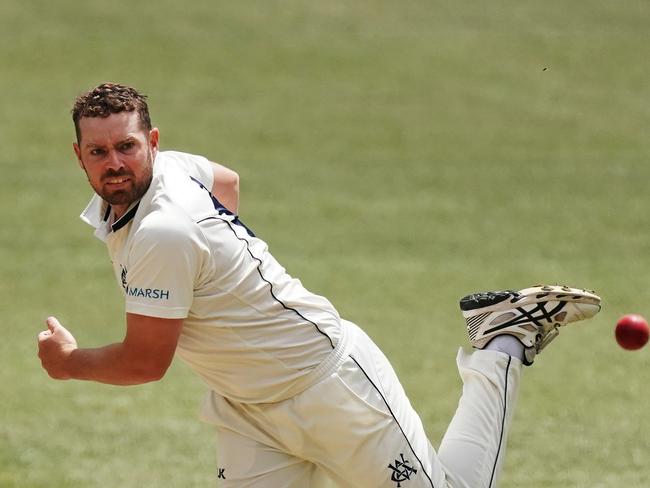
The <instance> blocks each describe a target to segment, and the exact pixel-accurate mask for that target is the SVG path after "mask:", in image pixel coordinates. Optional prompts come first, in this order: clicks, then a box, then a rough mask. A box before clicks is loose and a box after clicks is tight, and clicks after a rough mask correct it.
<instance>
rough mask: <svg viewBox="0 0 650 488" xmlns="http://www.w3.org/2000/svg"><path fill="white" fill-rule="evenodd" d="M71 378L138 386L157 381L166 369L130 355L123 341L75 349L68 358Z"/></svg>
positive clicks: (67, 363)
mask: <svg viewBox="0 0 650 488" xmlns="http://www.w3.org/2000/svg"><path fill="white" fill-rule="evenodd" d="M65 370H66V372H67V375H68V377H69V379H77V380H89V381H97V382H100V383H108V384H111V385H139V384H142V383H148V382H150V381H157V380H159V379H160V378H161V377H162V376H163V375H164V371H162V372H161V371H160V370H159V368H156V367H152V365H151V364H150V363H148V362H146V361H141V360H139V359H138V358H137V357H133V354H129V351H128V350H127V349H126V347H125V346H124V344H123V343H115V344H109V345H107V346H104V347H99V348H93V349H75V350H74V351H72V353H70V356H69V357H68V360H67V361H66V367H65Z"/></svg>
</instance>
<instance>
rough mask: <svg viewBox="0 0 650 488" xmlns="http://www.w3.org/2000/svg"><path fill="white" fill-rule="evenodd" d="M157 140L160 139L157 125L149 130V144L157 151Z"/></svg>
mask: <svg viewBox="0 0 650 488" xmlns="http://www.w3.org/2000/svg"><path fill="white" fill-rule="evenodd" d="M159 141H160V131H159V130H158V127H154V128H153V129H151V130H150V131H149V145H150V146H151V148H152V149H154V150H156V151H158V149H159V146H158V144H159Z"/></svg>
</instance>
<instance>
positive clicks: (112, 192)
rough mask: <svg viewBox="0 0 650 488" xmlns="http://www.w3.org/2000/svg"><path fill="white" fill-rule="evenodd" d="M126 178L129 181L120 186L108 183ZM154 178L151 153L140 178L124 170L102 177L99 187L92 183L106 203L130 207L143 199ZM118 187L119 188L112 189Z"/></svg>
mask: <svg viewBox="0 0 650 488" xmlns="http://www.w3.org/2000/svg"><path fill="white" fill-rule="evenodd" d="M119 177H126V178H128V181H127V182H125V183H123V184H119V185H111V184H109V183H108V182H107V180H108V179H109V178H119ZM152 178H153V155H152V153H151V151H148V152H147V159H146V162H145V164H144V165H143V166H142V172H141V174H140V175H139V176H136V175H135V173H133V172H131V171H129V170H127V169H126V168H122V169H120V170H119V171H115V170H108V171H106V173H104V174H103V175H102V177H101V180H100V183H99V185H98V186H95V185H93V184H92V182H91V186H93V189H94V190H95V193H97V194H98V195H99V196H100V197H101V198H102V199H103V200H104V201H106V202H107V203H109V204H111V205H130V204H132V203H133V202H136V201H138V200H140V199H141V198H142V196H143V195H144V194H145V193H146V192H147V190H148V189H149V186H150V185H151V179H152ZM113 186H118V188H112V187H113Z"/></svg>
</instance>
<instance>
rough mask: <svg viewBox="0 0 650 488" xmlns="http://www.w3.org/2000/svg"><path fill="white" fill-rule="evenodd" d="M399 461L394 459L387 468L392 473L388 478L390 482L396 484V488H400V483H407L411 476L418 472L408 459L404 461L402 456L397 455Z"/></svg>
mask: <svg viewBox="0 0 650 488" xmlns="http://www.w3.org/2000/svg"><path fill="white" fill-rule="evenodd" d="M399 457H400V459H395V461H393V464H389V465H388V467H389V468H390V469H391V470H392V471H393V474H392V475H391V477H390V480H391V481H394V482H395V483H397V488H401V486H402V483H404V482H405V481H409V480H410V479H411V476H412V475H414V474H416V473H417V472H418V470H417V469H415V468H414V467H413V466H411V462H410V461H409V460H408V459H404V454H401V453H400V455H399Z"/></svg>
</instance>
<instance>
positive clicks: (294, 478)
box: [217, 428, 333, 488]
mask: <svg viewBox="0 0 650 488" xmlns="http://www.w3.org/2000/svg"><path fill="white" fill-rule="evenodd" d="M217 481H218V486H220V487H222V488H242V487H244V486H245V487H247V488H307V487H309V488H328V487H329V488H331V487H332V486H333V485H331V484H330V482H329V480H328V479H327V478H326V476H325V475H324V473H323V472H322V471H321V470H319V469H318V468H317V467H316V465H314V464H313V463H310V462H308V461H305V460H304V459H299V458H297V457H295V456H291V455H289V454H287V453H286V452H282V451H280V450H278V449H275V448H273V447H270V446H266V445H263V444H261V443H259V442H257V441H255V440H253V439H250V438H248V437H244V436H242V435H240V434H237V433H236V432H234V431H232V430H229V429H224V428H218V429H217Z"/></svg>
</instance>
